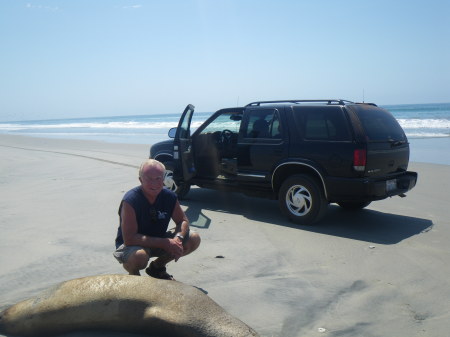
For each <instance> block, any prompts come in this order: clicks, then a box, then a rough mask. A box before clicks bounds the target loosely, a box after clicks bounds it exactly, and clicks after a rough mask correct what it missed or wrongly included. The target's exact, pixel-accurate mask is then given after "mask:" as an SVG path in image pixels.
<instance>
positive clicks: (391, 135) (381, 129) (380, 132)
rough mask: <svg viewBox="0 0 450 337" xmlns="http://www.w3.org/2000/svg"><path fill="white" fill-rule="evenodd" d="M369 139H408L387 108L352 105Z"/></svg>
mask: <svg viewBox="0 0 450 337" xmlns="http://www.w3.org/2000/svg"><path fill="white" fill-rule="evenodd" d="M351 109H352V110H353V111H355V112H356V114H357V115H358V118H359V120H360V121H361V124H362V126H363V128H364V130H365V132H366V136H367V138H368V140H369V141H386V140H387V141H406V136H405V133H404V132H403V129H402V128H401V126H400V124H399V123H398V122H397V120H396V119H395V118H394V116H392V114H391V113H390V112H388V111H387V110H384V109H381V108H378V107H375V106H367V105H364V106H358V105H357V106H352V107H351Z"/></svg>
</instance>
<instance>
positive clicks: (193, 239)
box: [186, 232, 201, 254]
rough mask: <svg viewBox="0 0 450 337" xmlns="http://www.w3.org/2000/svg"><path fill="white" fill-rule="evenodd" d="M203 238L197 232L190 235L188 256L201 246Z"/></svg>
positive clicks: (187, 243) (187, 248)
mask: <svg viewBox="0 0 450 337" xmlns="http://www.w3.org/2000/svg"><path fill="white" fill-rule="evenodd" d="M200 242H201V238H200V235H199V234H198V233H197V232H191V233H189V240H188V241H187V242H186V251H187V254H189V253H192V252H193V251H194V250H196V249H197V248H198V246H200Z"/></svg>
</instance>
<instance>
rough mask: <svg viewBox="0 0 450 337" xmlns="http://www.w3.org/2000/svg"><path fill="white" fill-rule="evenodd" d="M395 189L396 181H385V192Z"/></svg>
mask: <svg viewBox="0 0 450 337" xmlns="http://www.w3.org/2000/svg"><path fill="white" fill-rule="evenodd" d="M395 189H397V179H392V180H387V181H386V191H387V192H390V191H393V190H395Z"/></svg>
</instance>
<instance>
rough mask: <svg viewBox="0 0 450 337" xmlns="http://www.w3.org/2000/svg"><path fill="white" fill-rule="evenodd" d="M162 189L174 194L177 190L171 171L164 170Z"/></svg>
mask: <svg viewBox="0 0 450 337" xmlns="http://www.w3.org/2000/svg"><path fill="white" fill-rule="evenodd" d="M164 187H166V188H167V189H169V190H171V191H173V192H175V191H176V190H177V188H178V185H177V183H176V182H175V180H173V171H171V170H166V172H165V173H164Z"/></svg>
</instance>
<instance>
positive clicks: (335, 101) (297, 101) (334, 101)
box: [246, 99, 353, 107]
mask: <svg viewBox="0 0 450 337" xmlns="http://www.w3.org/2000/svg"><path fill="white" fill-rule="evenodd" d="M277 103H293V104H301V103H325V104H327V105H333V104H336V105H345V104H353V102H352V101H347V100H344V99H285V100H279V101H257V102H251V103H249V104H247V105H246V107H248V106H260V105H261V104H277Z"/></svg>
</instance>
